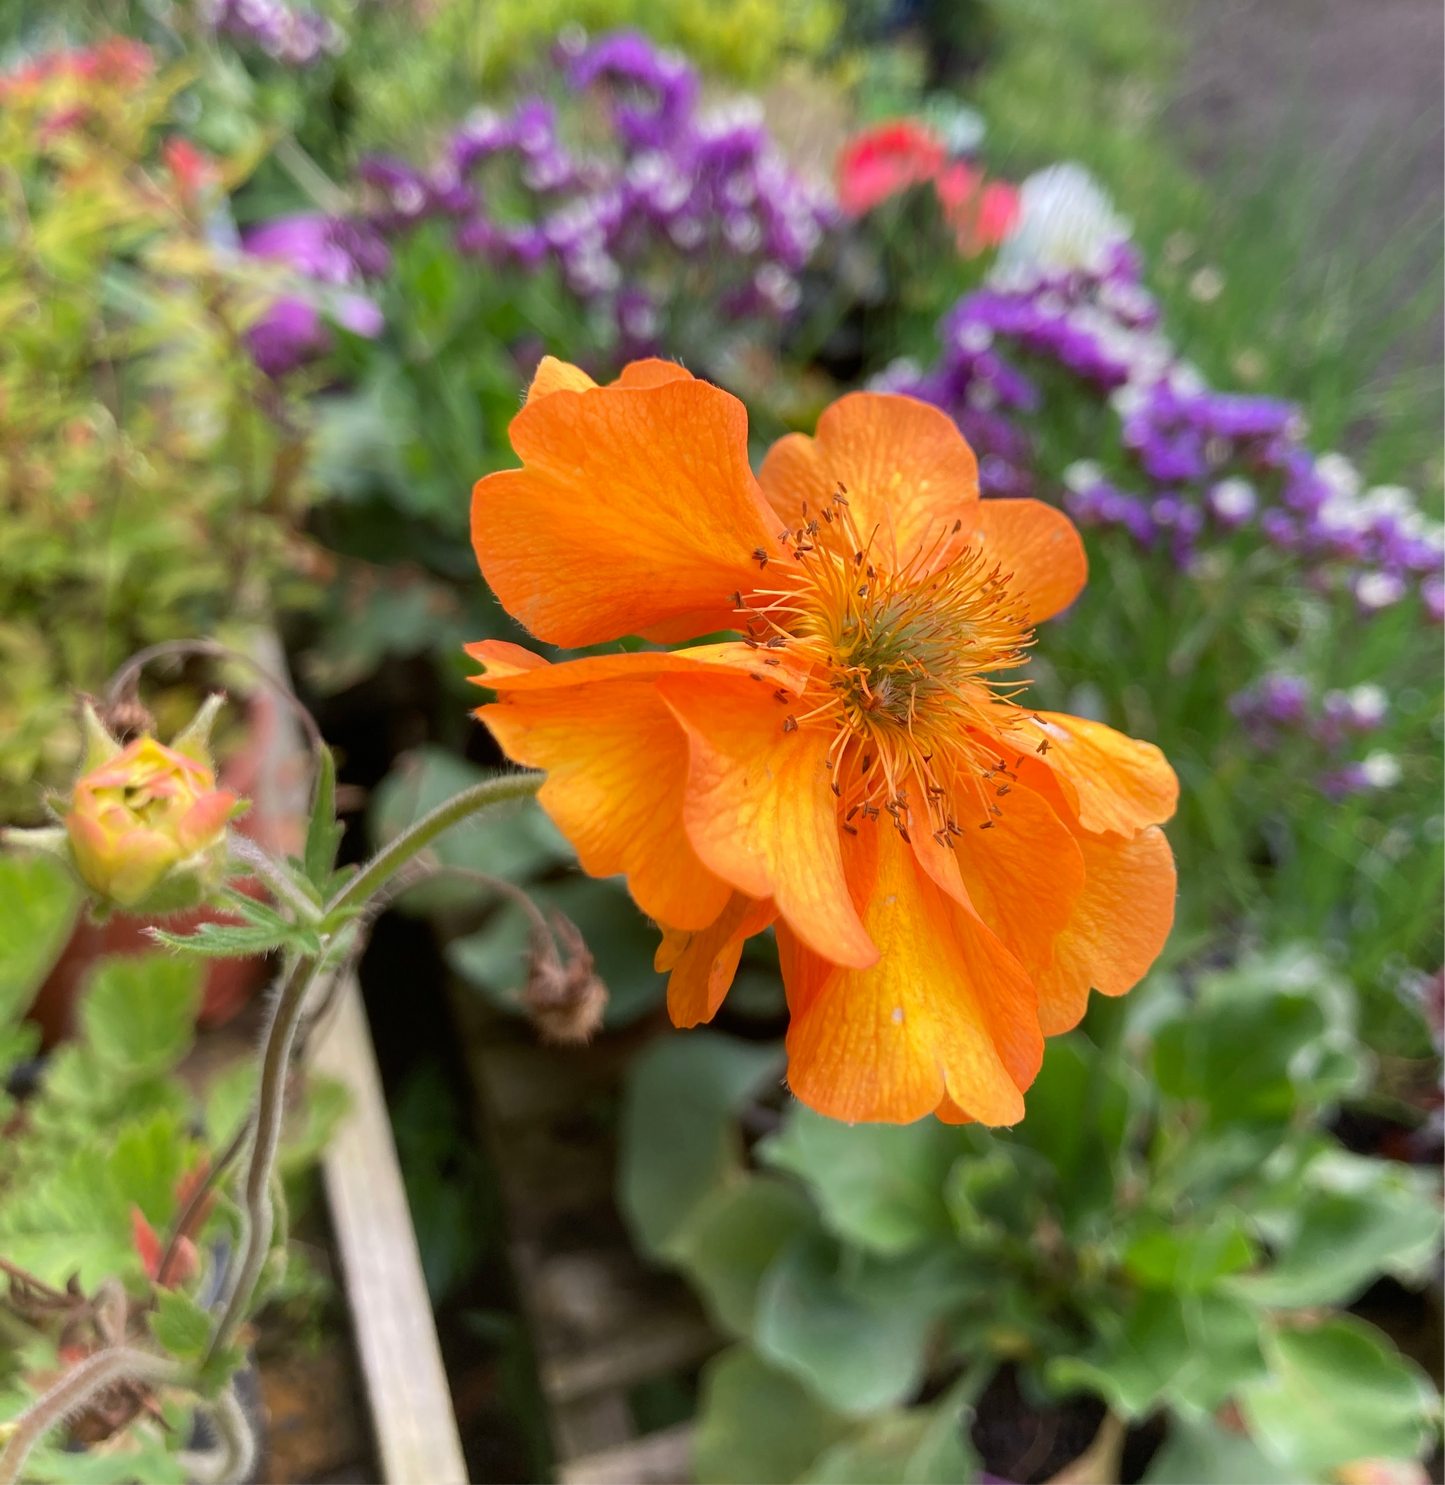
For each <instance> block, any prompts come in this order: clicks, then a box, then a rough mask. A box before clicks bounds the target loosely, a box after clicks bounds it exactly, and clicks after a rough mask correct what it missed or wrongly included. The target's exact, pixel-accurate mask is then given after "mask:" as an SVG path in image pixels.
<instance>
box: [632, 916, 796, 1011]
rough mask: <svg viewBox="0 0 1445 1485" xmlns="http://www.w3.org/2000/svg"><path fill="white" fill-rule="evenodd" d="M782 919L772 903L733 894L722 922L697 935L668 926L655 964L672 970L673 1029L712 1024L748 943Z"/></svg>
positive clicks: (670, 1005)
mask: <svg viewBox="0 0 1445 1485" xmlns="http://www.w3.org/2000/svg"><path fill="white" fill-rule="evenodd" d="M777 915H778V910H777V907H776V906H775V905H774V904H773V903H771V902H767V901H764V902H757V901H755V900H754V899H753V898H751V897H744V896H743V894H742V893H741V892H734V893H733V895H732V897H731V899H730V900H729V902H728V905H727V906H726V907H725V908H724V909H723V910H722V912H721V913H719V914H718V916H717V919H716V920H715V921H714V922H712V923H710V924H708V926H707V927H706V928H704V929H701V930H700V931H698V932H695V933H683V932H679V931H678V930H676V929H671V928H665V929H664V930H663V940H662V943H661V945H660V946H659V947H658V950H657V957H656V958H655V960H654V961H653V966H654V968H656V969H658V970H670V971H671V974H670V975H669V977H668V981H667V1013H668V1015H669V1016H671V1017H672V1024H673V1025H674V1026H684V1027H686V1026H696V1025H698V1024H699V1023H700V1022H703V1021H711V1020H712V1018H713V1017H714V1016H715V1015H716V1014H717V1009H718V1007H719V1006H720V1005H721V1004H722V1003H723V997H724V996H725V995H726V994H727V993H728V989H729V987H730V986H731V985H732V982H733V976H734V975H735V974H736V973H737V971H738V960H739V959H741V958H742V953H743V945H744V944H745V943H746V942H747V940H748V939H750V938H751V937H752V936H753V935H754V934H755V933H761V932H762V931H763V929H764V928H766V927H767V926H768V924H769V923H771V922H772V921H773V919H774V918H776V917H777Z"/></svg>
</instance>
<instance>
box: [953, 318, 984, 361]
mask: <svg viewBox="0 0 1445 1485" xmlns="http://www.w3.org/2000/svg"><path fill="white" fill-rule="evenodd" d="M954 339H955V340H956V341H957V343H958V348H959V350H961V351H963V352H965V353H966V354H967V355H970V356H980V355H982V354H983V353H984V351H986V350H987V349H988V348H989V346H991V345H992V344H993V331H992V330H990V329H989V327H988V326H987V325H980V324H979V323H978V321H977V320H969V321H968V322H967V323H966V324H963V325H960V326H959V327H958V334H957V335H956V336H955V337H954Z"/></svg>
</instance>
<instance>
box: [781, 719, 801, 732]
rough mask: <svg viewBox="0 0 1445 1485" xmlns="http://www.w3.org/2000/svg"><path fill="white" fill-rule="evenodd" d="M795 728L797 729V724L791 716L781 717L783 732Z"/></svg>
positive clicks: (793, 730)
mask: <svg viewBox="0 0 1445 1485" xmlns="http://www.w3.org/2000/svg"><path fill="white" fill-rule="evenodd" d="M797 730H798V724H797V722H796V721H795V720H794V719H793V718H792V717H784V718H783V731H784V732H796V731H797Z"/></svg>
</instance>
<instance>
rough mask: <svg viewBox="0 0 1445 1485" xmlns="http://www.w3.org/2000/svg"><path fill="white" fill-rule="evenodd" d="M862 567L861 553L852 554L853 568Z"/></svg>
mask: <svg viewBox="0 0 1445 1485" xmlns="http://www.w3.org/2000/svg"><path fill="white" fill-rule="evenodd" d="M862 565H863V553H862V552H854V553H853V566H854V567H862Z"/></svg>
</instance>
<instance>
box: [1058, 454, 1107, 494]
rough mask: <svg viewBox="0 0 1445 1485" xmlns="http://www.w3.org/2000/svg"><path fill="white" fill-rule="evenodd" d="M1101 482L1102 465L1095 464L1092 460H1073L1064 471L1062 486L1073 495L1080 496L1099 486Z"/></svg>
mask: <svg viewBox="0 0 1445 1485" xmlns="http://www.w3.org/2000/svg"><path fill="white" fill-rule="evenodd" d="M1103 482H1104V468H1103V465H1101V464H1098V463H1096V462H1095V461H1094V460H1093V459H1075V460H1074V462H1073V463H1072V464H1070V465H1069V467H1068V468H1067V469H1066V470H1064V484H1065V486H1066V487H1067V488H1068V489H1070V490H1072V491H1073V492H1074V494H1075V495H1082V494H1083V493H1084V491H1085V490H1092V489H1093V488H1094V486H1095V485H1101V484H1103Z"/></svg>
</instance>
